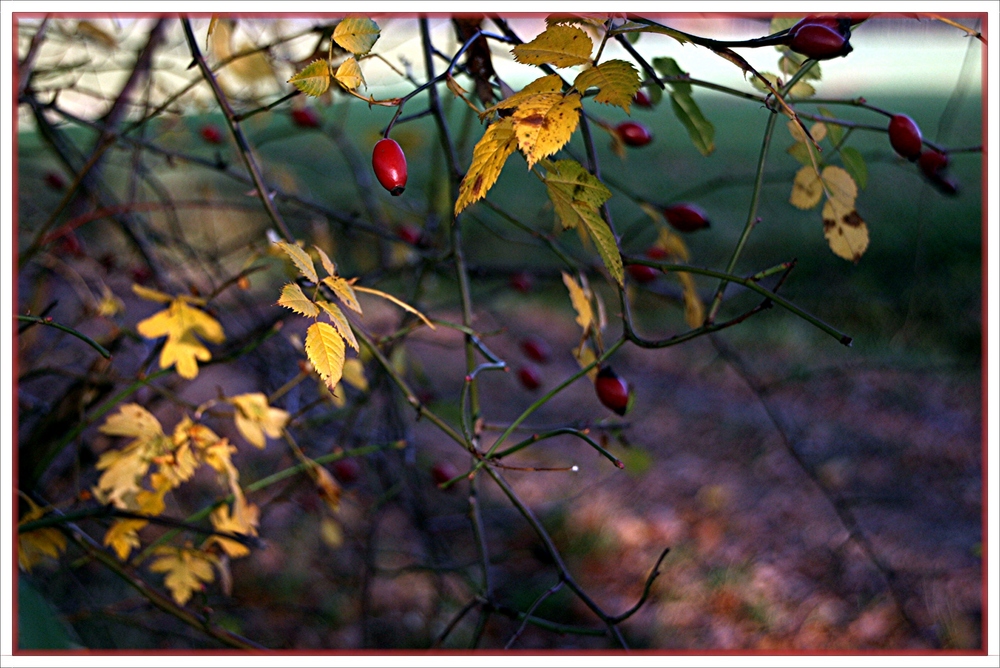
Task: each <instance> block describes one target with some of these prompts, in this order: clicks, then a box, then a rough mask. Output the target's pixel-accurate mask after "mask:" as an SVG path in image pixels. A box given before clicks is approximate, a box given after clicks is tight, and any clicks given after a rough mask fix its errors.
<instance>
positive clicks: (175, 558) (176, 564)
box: [149, 547, 217, 605]
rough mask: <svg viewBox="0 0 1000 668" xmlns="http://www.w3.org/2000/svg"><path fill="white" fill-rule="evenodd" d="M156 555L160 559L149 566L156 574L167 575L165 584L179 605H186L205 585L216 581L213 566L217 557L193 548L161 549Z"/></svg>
mask: <svg viewBox="0 0 1000 668" xmlns="http://www.w3.org/2000/svg"><path fill="white" fill-rule="evenodd" d="M156 554H158V555H160V557H159V558H158V559H157V560H156V561H154V562H153V563H151V564H150V565H149V570H151V571H153V572H154V573H166V574H167V576H166V578H164V580H163V584H164V585H165V586H166V587H167V589H169V590H170V593H171V594H173V597H174V600H175V601H177V604H178V605H184V604H185V603H187V602H188V601H189V600H190V599H191V594H192V593H194V592H195V591H200V590H201V589H203V588H204V585H205V583H209V582H212V581H213V580H214V579H215V573H214V572H213V570H212V566H213V565H214V564H216V563H217V560H216V558H215V557H213V556H212V555H211V554H209V553H207V552H202V551H201V550H195V549H193V548H176V547H160V548H157V550H156Z"/></svg>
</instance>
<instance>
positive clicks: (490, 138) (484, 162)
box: [455, 118, 517, 216]
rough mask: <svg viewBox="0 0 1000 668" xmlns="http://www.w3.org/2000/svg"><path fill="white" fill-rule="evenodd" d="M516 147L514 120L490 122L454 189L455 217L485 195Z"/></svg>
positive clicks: (506, 119) (505, 119)
mask: <svg viewBox="0 0 1000 668" xmlns="http://www.w3.org/2000/svg"><path fill="white" fill-rule="evenodd" d="M516 147H517V136H516V135H515V134H514V121H513V120H512V119H510V118H504V119H503V120H501V121H498V122H496V123H494V124H493V125H491V126H489V127H488V128H487V129H486V132H485V133H483V137H482V139H480V140H479V142H478V143H477V144H476V147H475V148H474V149H472V164H471V165H469V171H468V172H466V173H465V178H463V179H462V183H461V185H460V186H459V187H458V199H457V200H456V202H455V215H456V216H457V215H458V214H459V213H461V211H462V210H463V209H465V207H467V206H469V205H470V204H472V203H473V202H477V201H479V200H481V199H482V198H483V197H485V196H486V193H487V192H488V191H489V189H490V188H492V187H493V184H494V183H496V181H497V178H499V177H500V171H501V170H502V169H503V166H504V164H505V163H506V162H507V158H509V157H510V154H511V153H513V152H514V149H515V148H516Z"/></svg>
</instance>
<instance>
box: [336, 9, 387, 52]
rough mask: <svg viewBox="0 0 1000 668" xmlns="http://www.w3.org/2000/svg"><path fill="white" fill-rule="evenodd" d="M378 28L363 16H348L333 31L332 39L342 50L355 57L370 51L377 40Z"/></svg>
mask: <svg viewBox="0 0 1000 668" xmlns="http://www.w3.org/2000/svg"><path fill="white" fill-rule="evenodd" d="M379 34H380V31H379V27H378V24H376V23H375V22H374V21H372V20H371V19H369V18H366V17H364V16H348V17H345V18H344V20H343V21H341V22H340V23H338V24H337V27H336V28H334V30H333V39H334V41H335V42H337V44H339V45H340V46H341V47H343V48H344V49H347V50H348V51H350V52H351V53H353V54H355V55H359V56H360V55H362V54H365V53H368V52H369V51H371V49H372V47H373V46H375V42H376V41H378V38H379Z"/></svg>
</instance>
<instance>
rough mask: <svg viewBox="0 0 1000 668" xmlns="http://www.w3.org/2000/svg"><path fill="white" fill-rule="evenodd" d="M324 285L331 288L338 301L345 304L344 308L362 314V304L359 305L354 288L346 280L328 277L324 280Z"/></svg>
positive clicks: (338, 277)
mask: <svg viewBox="0 0 1000 668" xmlns="http://www.w3.org/2000/svg"><path fill="white" fill-rule="evenodd" d="M323 285H325V286H327V287H328V288H330V289H331V290H332V291H333V294H335V295H337V299H339V300H340V301H342V302H344V306H346V307H347V308H349V309H351V310H352V311H354V312H356V313H361V304H359V303H358V297H357V295H355V294H354V288H353V287H351V284H350V283H348V282H347V280H346V279H344V278H341V277H340V276H327V277H326V278H324V279H323Z"/></svg>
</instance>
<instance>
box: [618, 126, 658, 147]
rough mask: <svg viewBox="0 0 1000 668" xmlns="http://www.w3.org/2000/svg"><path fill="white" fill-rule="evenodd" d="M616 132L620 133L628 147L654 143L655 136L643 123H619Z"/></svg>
mask: <svg viewBox="0 0 1000 668" xmlns="http://www.w3.org/2000/svg"><path fill="white" fill-rule="evenodd" d="M615 132H617V133H618V136H619V137H620V138H621V140H622V142H624V143H625V144H627V145H628V146H636V147H638V146H645V145H646V144H648V143H649V142H651V141H653V135H652V133H650V131H649V128H647V127H646V126H645V125H643V124H642V123H636V122H635V121H624V122H622V123H619V124H618V125H617V126H616V127H615Z"/></svg>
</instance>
